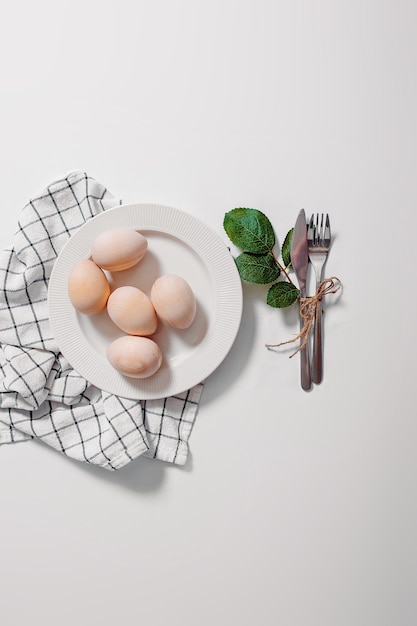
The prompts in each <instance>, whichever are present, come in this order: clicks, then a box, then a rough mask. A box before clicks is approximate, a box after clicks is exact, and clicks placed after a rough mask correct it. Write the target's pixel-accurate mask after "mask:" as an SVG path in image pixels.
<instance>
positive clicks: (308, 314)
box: [265, 276, 342, 359]
mask: <svg viewBox="0 0 417 626" xmlns="http://www.w3.org/2000/svg"><path fill="white" fill-rule="evenodd" d="M341 286H342V283H341V281H340V280H339V278H337V277H336V276H332V277H331V278H325V279H324V280H322V281H321V283H320V284H319V286H318V287H317V291H316V293H315V294H314V295H313V296H307V297H306V298H299V302H300V317H301V319H302V320H303V325H302V329H301V330H300V332H299V333H298V335H297V336H296V337H294V339H289V340H288V341H281V343H267V344H265V345H266V347H267V348H279V347H280V346H284V345H286V344H288V343H293V342H294V341H298V339H300V345H299V347H298V348H297V350H296V351H295V352H293V354H291V355H290V359H291V358H292V357H293V356H295V355H296V354H297V352H299V351H300V350H302V349H303V348H304V347H305V346H306V344H307V341H308V338H309V336H310V333H311V330H312V328H313V324H314V318H315V316H316V310H317V307H318V306H320V303H321V301H322V300H323V298H324V296H325V295H326V294H328V293H337V292H338V291H339V289H340V288H341Z"/></svg>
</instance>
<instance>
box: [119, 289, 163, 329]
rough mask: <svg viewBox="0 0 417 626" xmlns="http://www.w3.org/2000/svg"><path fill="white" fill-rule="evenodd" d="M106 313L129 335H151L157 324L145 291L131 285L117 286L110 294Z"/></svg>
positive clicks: (153, 310)
mask: <svg viewBox="0 0 417 626" xmlns="http://www.w3.org/2000/svg"><path fill="white" fill-rule="evenodd" d="M107 313H108V314H109V317H110V319H111V320H112V321H113V322H114V323H115V324H116V326H118V327H119V328H121V329H122V330H123V331H124V332H125V333H129V334H130V335H152V333H154V332H155V331H156V327H157V325H158V319H157V317H156V313H155V309H154V307H153V305H152V302H151V301H150V299H149V298H148V296H147V295H146V293H144V292H143V291H141V289H138V288H137V287H133V286H131V285H124V286H122V287H118V288H117V289H115V290H114V291H113V292H112V293H111V294H110V297H109V299H108V301H107Z"/></svg>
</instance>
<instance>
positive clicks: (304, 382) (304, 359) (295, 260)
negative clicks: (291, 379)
mask: <svg viewBox="0 0 417 626" xmlns="http://www.w3.org/2000/svg"><path fill="white" fill-rule="evenodd" d="M290 256H291V263H292V266H293V268H294V272H295V275H296V277H297V281H298V286H299V288H300V298H305V297H306V286H307V271H308V243H307V222H306V216H305V211H304V209H301V211H300V212H299V214H298V217H297V221H296V223H295V226H294V232H293V236H292V240H291V251H290ZM304 324H305V322H304V320H303V319H302V317H301V315H300V331H302V330H303V328H304ZM300 378H301V387H302V388H303V389H304V390H305V391H307V390H309V389H310V388H311V373H310V356H309V345H308V342H307V344H306V345H305V347H304V348H302V350H300Z"/></svg>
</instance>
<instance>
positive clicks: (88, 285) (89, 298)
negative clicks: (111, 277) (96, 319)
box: [68, 259, 110, 315]
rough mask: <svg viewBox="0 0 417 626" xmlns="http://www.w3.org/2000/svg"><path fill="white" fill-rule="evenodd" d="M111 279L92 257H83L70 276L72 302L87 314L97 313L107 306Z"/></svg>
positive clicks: (69, 288) (81, 311) (69, 287)
mask: <svg viewBox="0 0 417 626" xmlns="http://www.w3.org/2000/svg"><path fill="white" fill-rule="evenodd" d="M109 294H110V285H109V281H108V280H107V277H106V275H105V273H104V272H103V270H101V269H100V268H99V267H97V265H96V264H95V263H94V262H93V261H91V260H90V259H81V260H80V261H78V263H77V264H76V265H75V266H74V267H73V268H72V270H71V272H70V274H69V276H68V296H69V299H70V301H71V304H72V305H73V306H74V307H75V308H76V309H77V311H80V313H84V314H85V315H96V314H97V313H101V311H103V310H104V309H105V308H106V304H107V299H108V297H109Z"/></svg>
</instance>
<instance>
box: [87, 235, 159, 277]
mask: <svg viewBox="0 0 417 626" xmlns="http://www.w3.org/2000/svg"><path fill="white" fill-rule="evenodd" d="M147 249H148V241H147V239H146V237H144V236H143V235H141V234H140V233H139V232H138V231H136V230H133V229H129V228H114V229H113V230H106V231H104V232H103V233H100V235H97V237H96V238H95V239H94V241H93V244H92V247H91V257H92V259H93V261H94V263H96V264H97V265H99V266H100V267H102V268H103V269H104V270H109V271H110V272H120V271H122V270H127V269H129V268H130V267H133V266H134V265H136V263H139V261H140V260H141V259H142V258H143V257H144V256H145V253H146V250H147Z"/></svg>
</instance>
